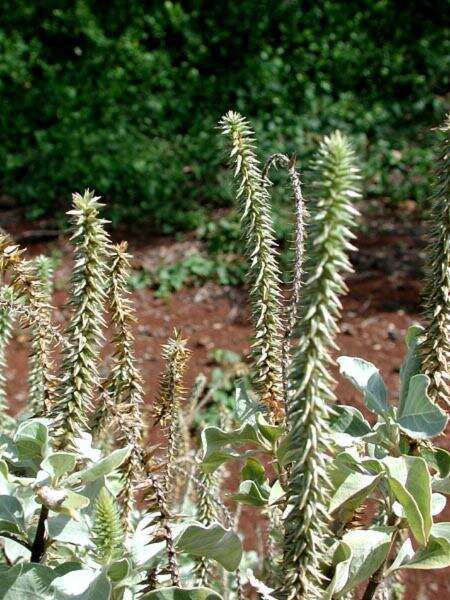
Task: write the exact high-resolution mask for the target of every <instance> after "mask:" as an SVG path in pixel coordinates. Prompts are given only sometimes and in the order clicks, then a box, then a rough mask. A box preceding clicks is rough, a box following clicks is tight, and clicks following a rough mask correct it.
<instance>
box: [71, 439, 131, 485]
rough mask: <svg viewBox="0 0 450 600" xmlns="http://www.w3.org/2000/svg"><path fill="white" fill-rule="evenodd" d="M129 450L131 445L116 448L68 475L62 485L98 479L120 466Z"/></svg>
mask: <svg viewBox="0 0 450 600" xmlns="http://www.w3.org/2000/svg"><path fill="white" fill-rule="evenodd" d="M130 451H131V446H126V447H125V448H119V449H118V450H114V451H113V452H111V454H109V455H108V456H106V457H105V458H102V459H101V460H99V461H97V462H96V463H94V464H93V465H91V466H89V467H86V469H83V470H82V471H78V472H76V473H72V474H71V475H69V476H68V477H67V478H66V479H65V480H64V485H73V484H75V483H88V482H90V481H94V480H95V479H98V478H99V477H103V476H104V475H108V474H109V473H111V472H112V471H114V470H115V469H117V467H120V465H121V464H122V463H123V461H124V460H125V459H126V458H127V456H128V455H129V454H130Z"/></svg>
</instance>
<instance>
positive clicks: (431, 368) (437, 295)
mask: <svg viewBox="0 0 450 600" xmlns="http://www.w3.org/2000/svg"><path fill="white" fill-rule="evenodd" d="M441 131H442V133H443V137H442V142H441V147H440V152H439V158H438V168H437V172H436V179H435V187H434V193H433V196H432V199H431V207H430V212H429V218H428V222H429V227H430V232H429V239H428V260H427V267H428V272H427V279H426V286H425V295H424V309H425V321H426V326H425V332H424V337H423V340H422V342H421V344H420V351H421V355H422V366H423V372H424V373H425V374H426V375H428V376H429V377H430V380H431V384H430V386H429V390H428V393H429V394H430V397H431V399H432V400H433V402H436V403H437V402H439V403H442V404H446V405H447V407H449V408H450V388H449V385H450V381H449V377H450V375H449V369H450V115H448V116H447V118H446V121H445V123H444V125H443V126H442V128H441Z"/></svg>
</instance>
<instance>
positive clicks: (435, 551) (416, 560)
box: [390, 523, 450, 571]
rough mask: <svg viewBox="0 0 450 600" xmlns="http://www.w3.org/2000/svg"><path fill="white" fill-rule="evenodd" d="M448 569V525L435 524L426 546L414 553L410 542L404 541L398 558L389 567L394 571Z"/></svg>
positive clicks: (449, 545)
mask: <svg viewBox="0 0 450 600" xmlns="http://www.w3.org/2000/svg"><path fill="white" fill-rule="evenodd" d="M447 567H450V523H435V524H434V525H433V526H432V528H431V533H430V539H429V542H428V544H427V545H426V546H424V547H422V548H419V549H418V550H417V552H416V553H414V550H413V547H412V544H411V541H410V540H406V542H405V543H404V544H403V546H402V548H401V549H400V553H399V556H398V557H397V558H396V560H395V561H394V563H393V564H392V566H391V569H390V571H393V570H396V569H444V568H447Z"/></svg>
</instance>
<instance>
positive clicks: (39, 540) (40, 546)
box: [31, 505, 48, 563]
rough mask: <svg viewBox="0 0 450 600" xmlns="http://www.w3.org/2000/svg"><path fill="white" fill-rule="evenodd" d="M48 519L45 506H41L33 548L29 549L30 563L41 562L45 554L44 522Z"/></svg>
mask: <svg viewBox="0 0 450 600" xmlns="http://www.w3.org/2000/svg"><path fill="white" fill-rule="evenodd" d="M47 517H48V508H47V506H44V505H42V507H41V512H40V514H39V521H38V526H37V529H36V535H35V537H34V542H33V546H32V547H31V562H37V563H39V562H41V560H42V558H43V556H44V554H45V521H46V520H47Z"/></svg>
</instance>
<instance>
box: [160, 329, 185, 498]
mask: <svg viewBox="0 0 450 600" xmlns="http://www.w3.org/2000/svg"><path fill="white" fill-rule="evenodd" d="M189 356H190V351H189V350H188V349H187V347H186V340H183V339H182V338H181V335H180V333H179V332H178V331H177V330H176V329H174V332H173V335H172V337H171V338H170V339H169V341H168V342H167V344H166V345H165V346H163V348H162V357H163V359H164V362H165V369H164V372H163V374H162V376H161V383H160V389H159V395H158V397H157V399H156V402H155V405H154V408H153V412H154V416H155V421H156V422H157V423H160V424H161V425H162V426H163V427H165V428H166V431H167V466H166V492H169V491H171V490H172V488H173V484H174V470H173V465H174V463H175V461H176V459H177V458H178V456H180V450H181V448H182V446H183V441H184V440H183V428H182V424H181V422H180V417H181V405H182V401H183V399H184V391H185V390H184V387H183V377H184V373H185V370H186V364H187V361H188V359H189Z"/></svg>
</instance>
